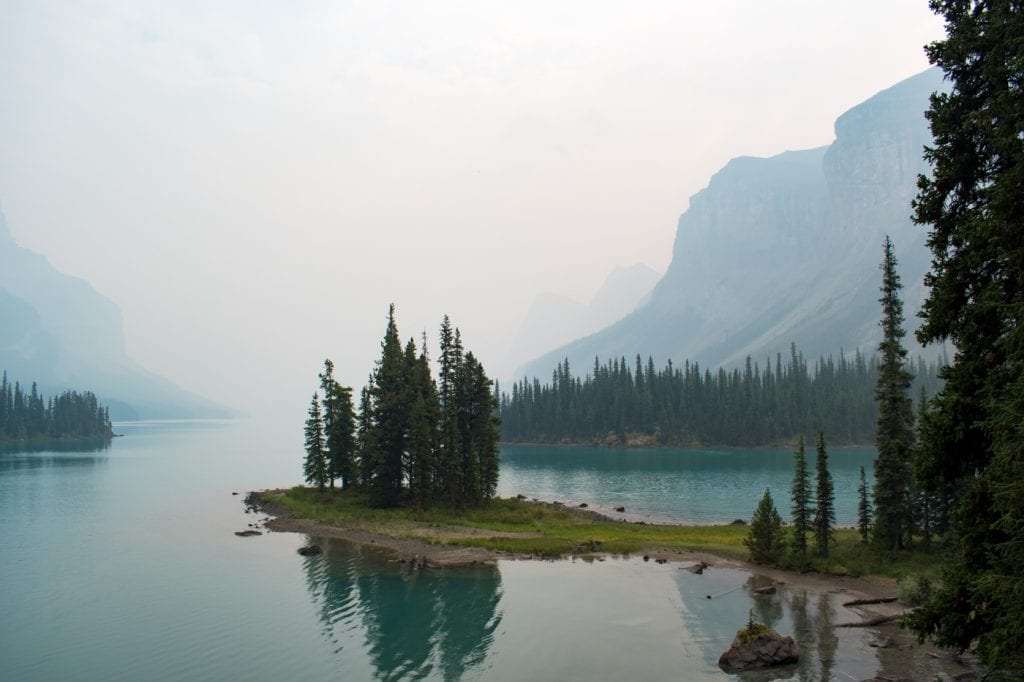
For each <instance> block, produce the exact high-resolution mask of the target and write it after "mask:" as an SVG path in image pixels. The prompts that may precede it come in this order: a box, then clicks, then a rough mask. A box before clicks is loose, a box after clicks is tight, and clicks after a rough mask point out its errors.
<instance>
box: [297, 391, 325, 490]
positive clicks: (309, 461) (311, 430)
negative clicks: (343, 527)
mask: <svg viewBox="0 0 1024 682" xmlns="http://www.w3.org/2000/svg"><path fill="white" fill-rule="evenodd" d="M305 433H306V458H305V460H304V461H303V464H302V475H303V476H304V477H305V479H306V483H310V484H315V485H316V486H317V487H318V488H320V490H321V491H322V490H323V489H324V487H325V486H326V485H327V479H328V477H329V476H330V474H329V472H328V471H327V454H326V452H325V451H324V420H323V416H322V415H321V413H320V396H318V395H317V394H316V393H314V394H313V401H312V402H311V403H310V405H309V416H308V418H307V419H306V430H305Z"/></svg>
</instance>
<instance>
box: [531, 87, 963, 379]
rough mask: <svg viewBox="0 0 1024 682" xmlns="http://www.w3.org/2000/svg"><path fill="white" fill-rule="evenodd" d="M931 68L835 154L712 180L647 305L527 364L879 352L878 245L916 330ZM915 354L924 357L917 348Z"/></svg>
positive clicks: (542, 372)
mask: <svg viewBox="0 0 1024 682" xmlns="http://www.w3.org/2000/svg"><path fill="white" fill-rule="evenodd" d="M942 87H943V83H942V76H941V72H940V71H938V70H934V69H930V70H928V71H926V72H924V73H922V74H919V75H917V76H914V77H912V78H909V79H907V80H905V81H903V82H901V83H899V84H897V85H895V86H893V87H892V88H889V89H888V90H885V91H883V92H880V93H879V94H877V95H875V96H874V97H872V98H871V99H869V100H867V101H866V102H864V103H862V104H860V105H858V106H856V107H854V108H853V109H851V110H850V111H848V112H846V113H845V114H843V115H842V116H840V117H839V119H838V120H837V121H836V125H835V130H836V139H835V142H833V143H832V144H831V145H829V146H828V147H822V148H819V149H811V150H804V151H795V152H785V153H783V154H779V155H778V156H774V157H771V158H767V159H761V158H750V157H741V158H738V159H733V160H732V161H730V162H729V163H728V164H727V165H726V166H725V168H723V169H722V170H721V171H719V172H718V173H716V174H715V176H714V177H712V179H711V182H710V183H709V185H708V187H707V188H705V189H704V190H702V191H700V192H698V193H697V194H696V195H694V196H693V197H692V198H691V200H690V208H689V209H688V210H687V211H686V212H685V213H684V214H683V215H682V216H681V217H680V219H679V225H678V229H677V232H676V242H675V247H674V250H673V255H672V264H671V265H670V267H669V269H668V271H667V272H666V274H665V276H664V277H663V278H662V280H661V281H660V282H659V283H658V285H657V287H656V288H655V290H654V293H653V295H652V297H651V300H650V302H649V303H648V304H647V305H646V306H643V307H642V308H640V309H638V310H637V311H635V312H634V313H632V314H631V315H629V316H627V317H625V318H624V319H622V320H621V321H619V322H617V323H616V324H614V325H612V326H610V327H608V328H606V329H604V330H603V331H601V332H599V333H598V334H595V335H593V336H591V337H588V338H585V339H581V340H578V341H575V342H573V343H571V344H569V345H567V346H564V347H562V348H559V349H557V350H555V351H553V352H551V353H548V354H546V355H544V356H542V357H540V358H539V359H537V360H535V361H533V362H531V363H530V364H529V365H527V367H526V368H525V372H523V373H524V374H528V375H531V376H532V375H534V374H536V375H537V376H541V377H543V376H547V375H548V374H550V372H551V368H552V367H554V365H555V364H556V363H557V362H558V361H559V360H561V359H562V358H565V357H567V358H569V360H570V364H572V365H575V366H579V367H586V366H589V365H590V364H592V362H593V359H594V356H595V355H596V356H599V357H601V358H608V357H614V356H622V355H624V356H626V357H632V356H633V355H636V354H637V353H639V354H640V355H642V356H647V355H653V356H654V357H655V359H656V361H657V362H658V363H659V364H661V363H663V362H664V361H665V360H666V359H668V358H671V359H673V360H674V361H676V362H678V361H680V360H682V359H684V358H689V359H691V360H696V361H698V362H700V363H701V364H703V365H705V366H707V365H712V366H716V365H720V364H724V365H727V366H731V365H737V364H739V363H742V362H743V360H744V359H745V358H746V356H747V355H750V356H752V357H753V358H754V359H755V360H758V361H762V360H763V359H764V358H765V357H766V356H774V355H775V354H776V353H778V352H782V353H784V354H785V353H787V352H788V348H789V344H790V342H795V343H796V344H797V346H798V348H800V349H801V350H802V351H803V352H804V353H805V355H807V356H808V357H811V358H814V357H817V356H819V355H828V354H835V353H837V352H838V351H839V350H840V348H844V349H846V350H847V351H850V352H852V351H853V349H855V348H859V349H861V350H862V351H865V352H870V351H871V350H872V349H873V348H874V346H876V345H877V343H878V341H879V340H880V333H879V328H878V324H877V322H878V318H879V308H878V302H877V299H878V287H879V284H880V281H881V280H880V272H879V270H878V264H879V263H880V262H881V258H882V241H883V239H884V237H885V235H887V234H888V235H890V236H891V237H892V239H893V241H894V243H895V246H896V255H897V258H898V259H899V261H900V274H901V276H902V279H903V284H904V291H903V294H904V301H905V303H906V314H907V327H908V330H911V331H912V330H913V328H915V327H916V326H917V325H916V318H915V315H916V313H917V310H918V309H919V308H920V304H921V301H923V299H924V293H925V291H924V286H923V277H924V273H925V272H926V271H927V269H928V264H929V256H928V252H927V250H926V248H925V246H924V241H925V236H926V230H925V228H923V227H919V226H916V225H914V224H913V223H912V222H911V220H910V214H911V210H912V209H911V206H910V202H911V200H912V199H913V197H914V195H915V194H916V182H917V176H918V174H919V173H923V172H925V171H926V170H927V166H926V165H925V163H924V161H923V160H922V150H923V148H924V146H925V145H926V144H929V143H930V141H931V138H930V134H929V131H928V127H927V123H926V121H925V118H924V111H925V110H926V109H927V107H928V97H929V95H930V94H931V93H932V92H934V91H936V90H939V89H942ZM907 345H908V346H909V347H910V348H912V349H916V348H915V346H914V342H913V339H912V338H911V337H908V339H907Z"/></svg>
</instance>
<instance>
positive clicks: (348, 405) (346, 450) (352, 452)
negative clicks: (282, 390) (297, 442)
mask: <svg viewBox="0 0 1024 682" xmlns="http://www.w3.org/2000/svg"><path fill="white" fill-rule="evenodd" d="M320 390H322V391H323V393H324V397H323V417H324V441H325V447H326V450H327V471H328V478H329V480H330V485H331V487H332V488H333V487H334V481H335V479H341V487H342V488H347V487H348V486H349V485H351V484H352V482H353V479H354V477H355V457H356V440H355V433H354V431H355V411H354V410H353V407H352V389H351V388H349V387H347V386H342V385H341V384H339V383H338V382H337V380H335V378H334V363H333V362H331V361H330V360H324V371H323V374H321V375H320Z"/></svg>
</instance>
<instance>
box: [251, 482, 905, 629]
mask: <svg viewBox="0 0 1024 682" xmlns="http://www.w3.org/2000/svg"><path fill="white" fill-rule="evenodd" d="M280 492H282V491H279V490H273V489H271V490H263V491H252V492H250V493H249V494H248V495H247V496H246V497H245V504H246V505H247V507H248V508H250V509H253V510H258V511H260V512H262V513H264V514H266V515H267V516H268V517H270V518H268V519H267V520H266V521H264V523H263V526H264V527H265V528H267V529H268V530H270V531H273V532H278V533H302V534H305V535H308V536H311V537H314V538H315V537H322V538H332V539H338V540H344V541H347V542H351V543H354V544H357V545H362V546H365V547H371V548H375V549H379V550H383V551H386V552H388V553H390V554H391V555H392V556H393V558H394V560H395V561H398V562H403V563H409V564H413V565H417V566H429V567H436V568H447V567H465V566H473V565H488V566H493V565H496V564H497V562H498V561H499V560H505V561H537V560H541V561H565V560H572V559H575V558H585V559H588V560H597V561H604V560H607V559H609V558H624V557H632V556H643V557H645V558H646V559H647V560H650V561H653V562H658V563H673V564H683V563H686V562H688V563H689V564H690V565H691V566H695V565H699V564H701V563H703V564H706V565H707V566H708V567H711V568H715V567H719V568H733V569H738V570H742V571H745V572H747V573H750V574H753V575H760V576H765V577H767V578H769V579H770V580H771V581H772V583H773V584H779V585H787V586H790V587H795V588H798V589H806V590H811V591H814V592H817V593H831V594H839V595H843V596H844V601H852V600H875V599H883V598H888V597H893V596H894V595H895V593H896V586H895V585H894V584H893V585H888V584H884V583H881V582H875V581H871V580H868V579H865V578H860V577H852V576H846V575H832V574H822V573H815V572H807V573H800V572H798V571H792V570H788V569H783V568H776V567H773V566H765V565H762V564H756V563H753V562H750V561H744V560H741V559H737V558H735V557H729V556H725V555H723V554H719V553H716V552H714V551H713V550H675V549H658V548H652V549H650V550H647V551H645V552H642V553H641V552H636V553H627V554H616V553H610V552H602V551H600V550H595V551H592V552H585V553H580V554H571V553H567V554H563V555H560V556H549V555H540V554H524V553H514V552H506V551H499V550H492V549H486V548H483V547H475V546H466V545H459V544H447V543H446V544H440V543H433V542H427V541H426V540H423V539H419V538H415V537H394V536H391V535H387V534H384V533H379V532H374V531H370V530H366V529H362V528H355V527H350V526H342V525H334V524H331V523H325V522H322V521H317V520H314V519H305V518H296V517H295V516H294V515H293V514H292V512H291V510H290V509H288V508H287V507H285V506H284V505H281V504H278V503H275V502H274V501H273V499H272V496H273V495H275V494H278V493H280ZM531 503H532V504H541V505H548V506H560V505H557V504H556V503H553V502H544V501H539V500H538V501H536V502H531ZM574 511H576V512H577V513H583V514H587V515H592V516H594V517H595V518H598V519H601V520H605V521H616V520H617V519H614V518H612V517H610V516H607V515H606V514H603V513H601V512H598V511H594V510H591V509H579V510H574ZM679 568H680V569H681V570H683V569H686V568H689V566H680V567H679ZM857 608H858V609H860V610H863V611H865V612H867V613H868V614H870V615H872V616H890V615H894V614H897V613H899V612H901V611H902V607H900V606H899V605H898V604H896V603H889V604H878V605H870V606H866V607H865V606H860V607H857Z"/></svg>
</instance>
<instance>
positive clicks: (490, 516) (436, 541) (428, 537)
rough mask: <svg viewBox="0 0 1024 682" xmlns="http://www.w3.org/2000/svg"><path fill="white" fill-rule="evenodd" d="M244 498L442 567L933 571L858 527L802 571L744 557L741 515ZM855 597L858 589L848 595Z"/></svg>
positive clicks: (863, 589) (337, 497)
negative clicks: (664, 516)
mask: <svg viewBox="0 0 1024 682" xmlns="http://www.w3.org/2000/svg"><path fill="white" fill-rule="evenodd" d="M245 501H246V505H247V507H248V508H250V509H255V510H259V511H262V512H264V513H265V514H267V515H269V516H270V517H272V518H270V519H268V520H267V521H266V523H265V527H266V528H267V529H269V530H271V531H275V532H295V533H305V534H307V535H310V536H314V537H315V536H320V537H330V538H340V539H343V540H348V541H350V542H354V543H356V544H361V545H366V546H373V547H378V548H382V549H385V550H389V551H391V552H393V553H394V554H395V557H396V559H397V560H399V561H406V562H417V563H419V565H427V566H436V567H449V566H466V565H472V564H481V563H483V564H492V563H494V562H495V561H497V560H498V559H513V560H515V559H526V560H529V559H538V560H554V559H567V558H583V559H587V560H598V561H603V560H605V559H606V558H608V557H613V556H617V557H625V556H646V557H648V558H649V559H650V560H652V561H657V562H659V563H662V562H665V561H674V562H684V561H689V562H694V563H695V564H698V565H699V564H700V563H701V562H704V563H707V564H712V565H723V564H725V565H731V566H734V567H737V568H742V569H744V570H748V571H751V572H755V573H759V574H763V575H769V576H771V577H773V578H774V579H776V580H779V581H782V582H786V583H791V584H800V585H802V586H806V587H808V588H810V589H817V590H822V591H832V590H835V589H843V590H844V591H851V594H852V593H854V592H856V593H859V597H858V598H882V597H891V596H895V595H896V594H897V592H899V591H901V590H902V589H903V588H902V586H903V585H912V584H915V583H916V581H918V580H919V579H921V578H924V579H931V578H934V577H935V576H937V575H938V573H939V571H940V570H941V562H939V561H936V556H935V555H934V554H926V553H923V552H922V553H916V552H915V553H910V554H908V555H907V556H905V557H904V558H901V560H900V561H897V562H894V561H892V560H891V559H890V558H889V556H888V555H887V554H886V553H884V552H872V551H868V550H867V549H866V548H865V547H864V545H862V544H861V542H860V535H859V533H858V531H857V529H856V528H840V529H837V530H836V531H835V539H834V545H833V547H832V550H831V552H830V555H829V557H828V558H826V559H814V560H812V562H811V563H810V564H809V566H808V567H807V568H806V569H805V570H796V569H795V567H792V566H787V565H785V564H783V565H766V564H757V563H754V562H751V561H749V560H748V556H749V553H748V550H747V548H746V546H745V545H744V539H745V538H746V537H747V536H748V534H749V532H750V527H749V525H747V523H746V522H743V523H738V522H737V521H733V522H731V523H728V524H723V525H684V524H671V523H660V522H659V523H655V522H650V521H643V520H631V519H635V517H630V516H629V515H628V512H623V513H619V514H617V517H618V518H616V517H613V516H611V515H608V514H604V513H601V512H598V511H595V510H593V509H590V508H589V506H588V507H585V508H581V507H579V506H572V507H570V506H567V505H565V504H563V503H561V502H544V501H533V500H527V499H518V498H495V499H493V500H492V501H491V502H490V503H489V504H488V505H486V506H484V507H478V508H472V509H465V510H459V511H455V512H452V511H450V510H448V509H445V508H437V507H433V508H425V509H415V508H410V507H396V508H388V509H380V508H374V507H371V506H370V505H369V504H368V502H367V499H366V496H365V495H363V494H361V493H358V492H355V491H347V490H340V489H337V488H335V489H327V490H324V491H319V490H316V489H314V488H307V487H303V486H296V487H294V488H290V489H276V490H264V491H255V492H251V493H249V494H248V496H247V497H246V498H245ZM855 596H858V595H855Z"/></svg>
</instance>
